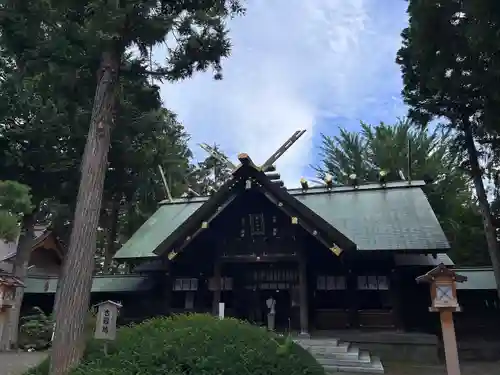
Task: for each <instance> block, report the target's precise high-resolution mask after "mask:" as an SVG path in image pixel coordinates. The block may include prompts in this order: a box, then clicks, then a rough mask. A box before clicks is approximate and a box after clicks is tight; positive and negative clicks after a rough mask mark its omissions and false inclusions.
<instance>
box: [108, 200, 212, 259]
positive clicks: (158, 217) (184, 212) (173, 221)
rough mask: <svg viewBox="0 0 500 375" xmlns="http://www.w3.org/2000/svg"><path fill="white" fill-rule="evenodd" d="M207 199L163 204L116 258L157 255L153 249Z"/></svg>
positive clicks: (119, 251)
mask: <svg viewBox="0 0 500 375" xmlns="http://www.w3.org/2000/svg"><path fill="white" fill-rule="evenodd" d="M204 201H205V200H203V201H196V200H191V201H187V200H184V199H182V200H176V201H175V202H174V203H171V204H168V205H167V204H164V205H161V206H160V208H159V209H158V210H157V211H156V212H155V213H154V214H153V216H151V217H150V218H149V219H148V220H147V221H146V222H145V223H144V224H143V225H142V226H141V227H140V228H139V230H138V231H137V232H135V233H134V235H133V236H132V237H131V238H130V239H129V240H128V241H127V242H126V243H125V245H123V246H122V248H121V249H120V250H118V252H117V253H116V255H115V256H114V258H115V259H127V258H147V257H156V256H157V255H156V254H153V250H154V249H156V248H157V247H158V246H159V245H160V244H161V243H162V241H163V240H164V239H165V238H167V237H168V236H169V235H170V234H171V233H172V232H173V231H174V230H175V229H177V227H178V226H179V225H181V224H182V223H183V222H184V221H185V220H186V219H187V218H188V217H189V216H191V215H192V214H193V212H195V211H196V210H197V209H198V208H200V207H201V206H202V205H203V203H204Z"/></svg>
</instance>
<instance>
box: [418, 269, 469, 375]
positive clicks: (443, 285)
mask: <svg viewBox="0 0 500 375" xmlns="http://www.w3.org/2000/svg"><path fill="white" fill-rule="evenodd" d="M416 280H417V283H422V282H425V283H429V284H430V286H431V298H432V306H431V307H429V311H431V312H439V317H440V319H441V329H442V332H443V344H444V352H445V358H446V371H447V372H448V375H460V363H459V361H458V348H457V338H456V335H455V326H454V324H453V313H454V312H459V311H460V305H459V304H458V299H457V287H456V285H457V282H459V283H462V282H464V281H467V278H466V277H465V276H461V275H457V274H456V273H455V271H453V270H451V269H449V268H447V267H446V266H445V265H444V264H443V263H441V264H440V265H439V266H437V267H436V268H434V269H432V270H431V271H429V272H427V273H426V274H425V275H422V276H419V277H417V279H416Z"/></svg>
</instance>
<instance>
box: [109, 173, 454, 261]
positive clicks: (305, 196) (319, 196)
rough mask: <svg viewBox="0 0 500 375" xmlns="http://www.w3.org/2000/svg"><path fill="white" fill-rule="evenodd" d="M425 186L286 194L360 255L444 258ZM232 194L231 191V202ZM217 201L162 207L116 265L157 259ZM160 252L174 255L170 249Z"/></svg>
mask: <svg viewBox="0 0 500 375" xmlns="http://www.w3.org/2000/svg"><path fill="white" fill-rule="evenodd" d="M424 185H425V183H424V182H423V181H411V182H409V181H399V182H390V183H387V184H386V185H381V184H366V185H360V186H358V187H353V186H342V187H334V188H332V189H331V190H329V189H327V188H326V187H312V188H310V189H308V190H307V191H302V190H301V189H290V190H287V191H286V190H283V189H280V190H281V191H282V192H284V193H286V194H287V195H288V196H291V197H293V198H294V199H295V200H297V201H300V203H302V205H303V206H306V207H307V209H308V210H311V211H314V212H315V213H316V214H317V215H318V216H319V217H321V218H322V219H323V220H324V221H326V222H327V223H328V224H329V225H330V227H333V228H335V229H337V230H338V231H340V232H341V233H342V234H344V235H345V236H346V237H348V238H349V239H350V240H351V241H352V242H354V243H355V244H356V245H357V249H358V250H359V251H391V252H394V253H402V254H404V253H414V254H416V253H423V254H432V253H434V254H437V253H443V252H446V251H447V250H449V243H448V241H447V239H446V237H445V235H444V233H443V231H442V228H441V226H440V225H439V222H438V221H437V218H436V216H435V214H434V212H433V211H432V208H431V207H430V204H429V202H428V200H427V197H426V196H425V194H424V192H423V191H422V189H421V187H422V186H424ZM229 187H230V186H229ZM229 187H228V186H226V188H227V189H228V188H229ZM228 191H229V190H225V194H226V195H227V196H229V195H230V193H228ZM221 192H222V193H223V194H224V187H223V188H222V189H220V190H219V192H217V193H216V194H215V195H214V196H216V195H217V194H221ZM214 196H212V197H193V198H191V199H174V200H173V201H172V202H169V201H163V202H161V205H160V208H159V210H158V211H157V212H156V213H155V214H154V215H153V216H152V217H151V218H150V219H149V220H148V221H147V222H146V223H145V224H144V225H143V227H141V228H140V229H139V231H137V232H136V233H135V234H134V236H132V238H131V239H130V240H129V241H128V242H127V243H126V244H125V245H124V247H122V249H120V250H119V251H118V252H117V254H116V256H115V259H137V258H147V257H149V258H150V257H155V256H156V254H155V253H153V252H152V251H153V249H156V248H158V246H159V245H161V242H162V241H163V240H164V239H165V238H166V237H167V236H169V235H170V234H172V233H173V232H174V231H175V230H179V229H180V228H179V227H180V226H182V225H185V222H182V223H180V220H178V216H177V214H176V213H177V212H178V211H182V212H183V216H184V217H185V218H191V217H194V216H195V214H196V215H197V216H198V217H197V220H198V222H200V223H201V220H204V217H203V215H202V214H203V212H201V213H200V212H199V211H200V207H202V206H203V207H205V208H204V209H206V205H209V206H210V205H211V206H212V208H211V210H212V211H213V210H215V209H216V207H217V205H216V204H213V202H214V200H213V199H211V198H214ZM157 227H158V228H157ZM152 232H155V233H152ZM186 235H189V234H186ZM156 237H158V238H156ZM146 239H147V241H146ZM160 248H164V249H168V247H165V246H164V244H163V245H161V246H160Z"/></svg>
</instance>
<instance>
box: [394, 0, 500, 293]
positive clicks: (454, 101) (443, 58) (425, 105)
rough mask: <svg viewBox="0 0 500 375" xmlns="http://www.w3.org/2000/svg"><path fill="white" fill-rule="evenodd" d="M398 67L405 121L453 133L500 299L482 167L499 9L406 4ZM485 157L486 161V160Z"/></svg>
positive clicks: (492, 137)
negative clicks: (437, 123) (438, 124)
mask: <svg viewBox="0 0 500 375" xmlns="http://www.w3.org/2000/svg"><path fill="white" fill-rule="evenodd" d="M408 15H409V26H408V27H407V28H405V29H404V30H403V32H402V37H403V45H402V47H401V48H400V50H399V52H398V54H397V59H396V62H397V63H398V64H399V65H400V66H401V71H402V73H403V83H404V89H403V92H402V93H403V98H404V100H405V102H406V103H407V104H408V105H409V107H410V111H409V114H410V117H411V118H412V119H414V120H415V121H416V122H418V123H420V124H422V125H426V124H427V123H428V122H429V121H430V120H432V119H436V118H439V119H441V120H442V121H443V125H444V126H446V127H448V128H449V129H450V130H452V131H453V133H452V134H453V135H454V137H455V145H456V147H457V149H460V150H463V151H465V152H466V155H467V158H466V159H465V160H464V162H463V163H461V166H462V167H464V168H466V169H467V170H468V171H469V172H470V176H471V178H472V182H473V184H474V188H475V195H476V197H477V200H478V205H479V207H480V212H481V214H482V218H483V223H484V232H485V236H486V240H487V248H488V252H489V257H490V259H491V263H492V265H493V270H494V273H495V279H496V284H497V289H498V293H499V296H500V252H499V246H498V238H497V233H496V231H497V229H496V228H495V226H494V219H493V217H492V215H491V209H490V205H489V202H488V196H487V193H486V189H485V186H484V181H483V178H484V177H486V175H485V174H484V171H483V166H482V165H481V164H482V163H481V162H485V161H486V163H483V164H486V165H487V166H488V167H489V168H491V167H492V165H494V164H496V163H497V162H498V158H497V155H499V153H498V151H499V149H498V139H499V138H498V130H499V129H500V128H499V127H498V119H499V116H500V111H499V108H500V95H499V91H498V82H499V80H500V55H499V54H498V51H499V49H500V43H499V39H498V35H499V34H500V7H499V4H498V2H495V1H474V0H465V1H464V0H445V1H441V0H411V1H409V5H408ZM487 154H489V158H488V159H489V160H485V159H484V156H486V155H487Z"/></svg>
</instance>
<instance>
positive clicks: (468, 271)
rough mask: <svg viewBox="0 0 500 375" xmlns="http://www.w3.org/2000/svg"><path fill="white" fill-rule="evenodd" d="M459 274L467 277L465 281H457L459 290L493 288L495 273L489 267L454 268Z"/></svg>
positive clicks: (494, 287) (494, 285)
mask: <svg viewBox="0 0 500 375" xmlns="http://www.w3.org/2000/svg"><path fill="white" fill-rule="evenodd" d="M455 272H456V273H458V274H459V275H462V276H465V277H467V281H465V282H463V283H457V289H460V290H495V289H496V284H495V275H494V274H493V269H492V268H491V267H483V268H481V267H477V268H455Z"/></svg>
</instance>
